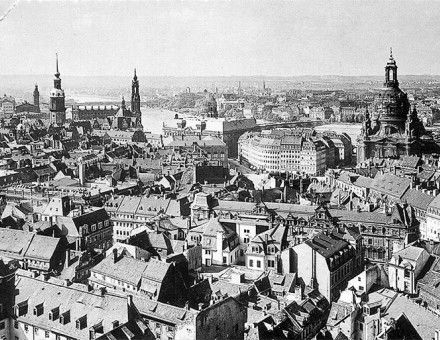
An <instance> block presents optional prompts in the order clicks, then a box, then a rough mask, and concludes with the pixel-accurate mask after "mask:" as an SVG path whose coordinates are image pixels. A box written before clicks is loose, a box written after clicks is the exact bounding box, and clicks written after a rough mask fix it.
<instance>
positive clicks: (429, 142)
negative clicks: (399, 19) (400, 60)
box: [357, 50, 439, 163]
mask: <svg viewBox="0 0 440 340" xmlns="http://www.w3.org/2000/svg"><path fill="white" fill-rule="evenodd" d="M375 104H376V105H375V106H376V108H377V109H376V111H377V112H375V117H374V119H373V117H372V116H371V115H370V113H369V112H368V110H367V112H366V114H365V121H364V123H363V126H362V132H361V135H360V136H359V138H358V147H357V161H358V163H359V162H363V161H365V160H367V159H369V158H373V157H376V158H399V157H400V156H404V155H421V154H422V153H424V154H429V153H436V152H438V151H439V146H438V145H437V144H436V143H435V142H434V140H433V138H432V136H431V135H429V134H428V133H427V132H426V130H425V128H424V126H423V123H422V122H421V121H420V120H419V118H418V116H417V110H416V107H415V105H414V106H413V107H412V108H411V106H410V103H409V100H408V96H407V95H406V93H404V92H403V91H402V90H401V89H400V88H399V81H398V79H397V64H396V61H395V60H394V58H393V54H392V50H390V57H389V59H388V62H387V64H386V66H385V82H384V87H383V89H382V91H381V93H380V94H379V95H378V96H377V97H376V99H375Z"/></svg>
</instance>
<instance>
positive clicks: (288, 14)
mask: <svg viewBox="0 0 440 340" xmlns="http://www.w3.org/2000/svg"><path fill="white" fill-rule="evenodd" d="M436 8H437V9H438V10H440V2H438V1H426V2H421V1H404V2H396V1H386V2H383V1H372V2H368V3H364V2H358V1H337V2H334V3H331V4H329V3H324V2H318V1H313V2H311V3H310V2H305V1H289V2H288V1H276V2H263V3H260V2H253V1H220V2H211V1H183V2H174V1H163V2H156V1H129V2H120V1H111V2H108V3H106V5H105V6H104V4H103V2H100V1H90V2H73V1H69V2H55V1H43V2H32V1H6V0H1V1H0V15H1V16H3V20H2V21H0V53H1V54H2V56H3V57H2V59H1V60H0V70H1V71H0V74H2V75H13V74H23V75H31V74H53V72H54V56H55V53H59V55H60V68H61V70H60V71H61V73H62V74H63V75H65V76H69V75H84V76H123V75H127V74H128V73H131V72H132V69H133V68H134V67H136V68H137V70H138V74H139V75H140V76H176V77H186V76H197V77H215V76H269V77H270V76H285V77H295V76H305V75H316V76H319V75H340V76H370V75H371V76H378V75H381V72H380V70H382V68H383V63H384V61H385V60H386V59H387V58H388V54H389V47H391V46H392V47H393V51H394V55H395V57H396V60H397V63H398V66H399V74H407V75H412V74H414V75H422V74H432V75H437V74H440V62H439V61H438V60H437V58H435V51H437V50H438V48H439V47H440V42H438V40H437V38H436V37H437V36H438V35H439V34H440V29H439V28H438V27H437V26H438V25H435V24H434V23H435V20H436V18H435V13H437V12H438V11H437V10H436ZM5 14H6V15H5ZM23 23H25V24H24V25H23ZM422 32H423V34H422ZM366 56H367V57H366Z"/></svg>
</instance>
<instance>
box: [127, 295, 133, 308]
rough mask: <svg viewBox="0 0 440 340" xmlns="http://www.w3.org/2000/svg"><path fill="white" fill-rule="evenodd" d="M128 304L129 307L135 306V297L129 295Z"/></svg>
mask: <svg viewBox="0 0 440 340" xmlns="http://www.w3.org/2000/svg"><path fill="white" fill-rule="evenodd" d="M127 304H128V307H132V306H133V295H131V294H128V295H127Z"/></svg>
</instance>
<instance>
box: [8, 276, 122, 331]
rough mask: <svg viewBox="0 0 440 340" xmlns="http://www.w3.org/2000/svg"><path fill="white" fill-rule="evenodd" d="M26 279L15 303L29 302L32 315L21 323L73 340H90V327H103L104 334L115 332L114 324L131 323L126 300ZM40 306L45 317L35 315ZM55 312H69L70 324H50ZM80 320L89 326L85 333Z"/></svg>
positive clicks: (17, 289) (19, 278)
mask: <svg viewBox="0 0 440 340" xmlns="http://www.w3.org/2000/svg"><path fill="white" fill-rule="evenodd" d="M24 275H26V274H18V275H17V277H16V287H15V292H16V294H17V295H16V296H15V303H16V304H19V303H22V302H27V306H28V307H27V309H28V311H29V312H27V313H25V314H23V315H21V316H19V317H18V318H17V320H18V321H20V322H24V323H27V324H31V325H34V326H36V327H39V328H42V329H51V330H52V331H54V332H56V333H58V334H63V335H67V336H68V337H69V338H74V339H89V329H90V327H93V326H95V325H99V324H101V325H102V328H103V331H104V332H108V331H110V330H111V329H113V321H119V323H120V324H123V323H126V322H127V321H128V315H129V307H128V304H127V299H126V298H124V297H119V296H114V295H110V294H105V295H100V294H96V293H92V292H87V291H86V290H82V289H78V288H76V287H75V286H63V285H62V284H56V283H53V282H49V281H43V280H39V279H34V278H30V277H27V276H24ZM36 306H41V307H40V308H41V311H42V314H40V315H36V314H34V313H33V312H32V311H33V310H34V308H35V307H36ZM55 308H58V309H59V315H62V314H63V313H66V312H69V314H70V318H69V319H70V320H69V322H67V323H65V324H63V323H61V322H60V320H59V318H55V320H50V319H49V312H50V311H51V310H53V309H55ZM79 319H81V320H82V321H83V322H85V325H84V327H82V328H81V329H79V328H77V327H76V323H77V320H79Z"/></svg>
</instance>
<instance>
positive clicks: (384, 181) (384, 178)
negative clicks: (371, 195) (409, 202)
mask: <svg viewBox="0 0 440 340" xmlns="http://www.w3.org/2000/svg"><path fill="white" fill-rule="evenodd" d="M410 185H411V179H409V178H406V177H399V176H396V175H394V174H391V173H385V174H381V173H377V174H376V177H374V179H373V181H372V182H371V189H373V190H375V191H378V192H380V193H381V194H384V195H390V196H392V197H394V198H398V199H400V198H401V197H402V196H403V195H404V194H405V192H406V191H407V190H408V189H409V187H410Z"/></svg>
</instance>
